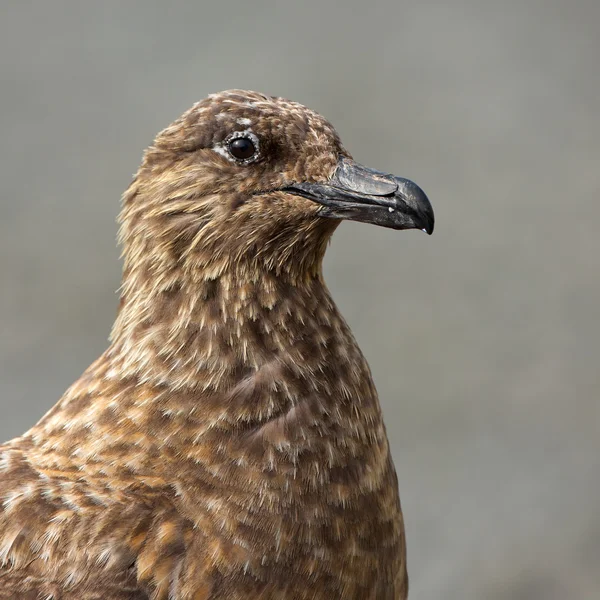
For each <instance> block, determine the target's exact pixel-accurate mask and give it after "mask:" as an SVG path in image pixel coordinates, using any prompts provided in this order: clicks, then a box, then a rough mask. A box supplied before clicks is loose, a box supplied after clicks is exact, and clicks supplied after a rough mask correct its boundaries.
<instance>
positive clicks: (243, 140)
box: [227, 133, 258, 162]
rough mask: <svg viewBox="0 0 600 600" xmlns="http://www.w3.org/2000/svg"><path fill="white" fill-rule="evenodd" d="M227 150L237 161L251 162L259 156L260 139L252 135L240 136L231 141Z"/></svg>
mask: <svg viewBox="0 0 600 600" xmlns="http://www.w3.org/2000/svg"><path fill="white" fill-rule="evenodd" d="M227 148H228V150H229V153H230V154H231V156H233V157H234V158H236V159H237V160H240V161H244V162H249V161H251V160H252V159H254V158H256V157H257V156H258V138H257V137H256V136H255V135H253V134H250V133H242V134H238V135H236V136H235V137H232V139H230V140H229V142H228V144H227Z"/></svg>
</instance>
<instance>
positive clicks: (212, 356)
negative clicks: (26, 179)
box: [0, 90, 434, 600]
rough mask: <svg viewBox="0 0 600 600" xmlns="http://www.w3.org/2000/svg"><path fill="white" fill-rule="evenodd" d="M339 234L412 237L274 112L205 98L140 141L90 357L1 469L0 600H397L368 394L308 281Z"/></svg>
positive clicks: (393, 535) (344, 331)
mask: <svg viewBox="0 0 600 600" xmlns="http://www.w3.org/2000/svg"><path fill="white" fill-rule="evenodd" d="M344 220H354V221H360V222H364V223H371V224H375V225H379V226H383V227H388V228H392V229H398V230H402V229H421V230H423V231H425V232H427V233H429V234H431V233H432V231H433V227H434V215H433V209H432V207H431V203H430V202H429V200H428V198H427V196H426V194H425V193H424V192H423V190H422V189H421V188H420V187H419V186H417V185H416V184H415V183H413V182H412V181H410V180H408V179H404V178H401V177H396V176H394V175H390V174H387V173H384V172H380V171H376V170H373V169H370V168H367V167H364V166H362V165H360V164H359V163H357V162H355V161H354V160H353V159H352V157H351V155H350V154H349V152H348V151H347V150H346V149H345V148H344V146H343V145H342V143H341V141H340V138H339V136H338V134H337V132H336V130H335V129H334V128H333V126H332V125H331V124H330V123H329V122H328V121H327V120H325V119H324V118H323V117H322V116H320V115H319V114H318V113H316V112H314V111H312V110H310V109H308V108H306V107H305V106H303V105H301V104H299V103H296V102H292V101H289V100H286V99H284V98H281V97H277V96H268V95H265V94H261V93H258V92H252V91H244V90H228V91H225V92H220V93H216V94H211V95H209V96H208V97H207V98H205V99H204V100H201V101H200V102H198V103H196V104H194V105H193V106H192V108H190V109H189V110H188V111H187V112H185V113H184V114H183V115H182V116H181V117H180V118H178V119H177V120H175V121H174V122H173V123H172V124H171V125H169V126H168V127H167V128H166V129H164V130H163V131H162V132H160V133H159V134H158V135H157V137H156V138H155V140H154V142H153V143H152V145H151V146H150V147H148V148H147V149H146V151H145V153H144V156H143V160H142V164H141V166H140V167H139V170H138V171H137V173H136V174H135V175H134V177H133V180H132V182H131V184H130V185H129V187H128V188H127V190H126V191H125V192H124V194H123V197H122V208H121V213H120V217H119V224H120V226H119V242H120V244H121V247H122V249H123V252H122V259H123V276H122V285H121V288H120V300H119V306H118V310H117V316H116V320H115V323H114V326H113V328H112V331H111V334H110V338H109V344H108V346H107V349H106V350H105V351H104V353H103V354H102V355H101V356H100V357H99V358H98V359H97V360H96V361H95V362H93V363H92V364H91V366H89V368H88V369H87V370H86V371H85V372H84V373H83V375H82V376H81V377H80V378H79V379H78V380H77V381H76V382H75V383H74V384H73V385H72V386H71V387H70V388H69V389H68V390H67V391H66V392H65V394H64V395H63V396H62V398H60V400H59V401H58V402H57V403H56V404H55V405H54V406H53V408H51V409H50V410H49V412H48V413H47V414H45V415H44V416H43V417H42V418H41V420H40V421H39V422H38V423H37V424H36V425H34V426H33V427H32V428H31V429H29V430H28V431H27V432H26V433H24V434H23V435H21V436H20V437H17V438H15V439H12V440H10V441H8V442H6V443H4V444H3V445H2V446H0V599H2V600H4V599H8V598H11V599H19V600H21V599H22V600H34V599H35V600H39V599H44V600H75V599H77V600H100V599H102V600H117V599H118V600H217V599H227V600H249V599H261V600H290V599H294V600H309V599H311V600H320V599H327V600H330V599H332V598H340V599H347V600H403V599H405V598H406V597H407V594H408V579H407V571H406V542H405V533H404V523H403V517H402V511H401V505H400V500H399V492H398V480H397V476H396V472H395V468H394V464H393V461H392V457H391V454H390V446H389V442H388V438H387V434H386V429H385V425H384V422H383V417H382V411H381V407H380V403H379V400H378V396H377V391H376V389H375V386H374V383H373V379H372V375H371V372H370V369H369V366H368V364H367V362H366V359H365V357H364V355H363V354H362V352H361V350H360V349H359V347H358V345H357V342H356V340H355V338H354V336H353V334H352V332H351V330H350V328H349V326H348V324H347V323H346V321H345V320H344V318H343V317H342V315H341V314H340V312H339V310H338V308H337V307H336V305H335V303H334V301H333V299H332V297H331V295H330V292H329V291H328V289H327V287H326V284H325V282H324V279H323V271H322V262H323V256H324V254H325V250H326V247H327V245H328V243H329V241H330V238H331V236H332V234H333V232H334V230H335V229H336V228H337V227H338V225H339V224H340V223H341V222H342V221H344Z"/></svg>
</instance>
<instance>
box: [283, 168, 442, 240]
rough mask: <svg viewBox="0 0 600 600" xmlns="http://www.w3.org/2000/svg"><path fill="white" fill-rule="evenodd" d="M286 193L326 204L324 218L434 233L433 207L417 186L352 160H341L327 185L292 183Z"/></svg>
mask: <svg viewBox="0 0 600 600" xmlns="http://www.w3.org/2000/svg"><path fill="white" fill-rule="evenodd" d="M283 190H284V191H286V192H290V193H292V194H296V195H298V196H302V197H304V198H308V199H309V200H313V201H314V202H318V203H319V204H322V205H323V207H322V208H321V210H320V211H319V214H320V215H321V216H323V217H331V218H334V219H350V220H352V221H362V222H364V223H373V224H375V225H381V226H383V227H391V228H392V229H421V230H423V231H425V232H426V233H428V234H429V235H431V234H432V233H433V225H434V217H433V208H431V203H430V202H429V199H428V198H427V196H426V195H425V192H424V191H423V190H422V189H421V188H420V187H419V186H418V185H417V184H416V183H413V182H412V181H410V180H408V179H403V178H402V177H395V176H394V175H386V174H385V173H381V172H379V171H375V170H374V169H369V168H367V167H363V166H362V165H360V164H358V163H356V162H354V161H353V160H351V159H349V158H345V157H342V158H340V160H339V162H338V166H337V168H336V170H335V172H334V174H333V176H332V177H331V179H330V180H329V181H327V182H326V183H292V184H291V185H288V186H286V187H285V188H283Z"/></svg>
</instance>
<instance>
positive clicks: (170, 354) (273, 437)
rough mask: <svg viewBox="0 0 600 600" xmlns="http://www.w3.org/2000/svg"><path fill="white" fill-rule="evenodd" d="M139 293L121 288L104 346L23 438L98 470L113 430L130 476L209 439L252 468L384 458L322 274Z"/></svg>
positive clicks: (376, 416) (362, 365)
mask: <svg viewBox="0 0 600 600" xmlns="http://www.w3.org/2000/svg"><path fill="white" fill-rule="evenodd" d="M147 293H148V294H149V297H145V296H144V295H143V294H141V295H139V296H138V297H137V298H136V299H132V298H127V297H125V298H124V299H123V303H122V307H121V310H120V314H119V317H118V319H117V322H116V325H115V328H114V330H113V334H112V343H111V346H110V347H109V349H108V350H107V351H106V352H105V354H104V355H103V356H102V357H101V358H100V359H99V360H98V361H96V363H94V364H93V365H92V366H91V367H90V368H89V369H88V371H87V372H86V373H85V374H84V376H83V377H82V378H81V379H80V381H79V382H76V383H75V384H74V386H73V387H72V388H71V389H70V390H69V391H68V392H67V393H66V394H65V396H64V397H63V399H62V400H61V401H60V402H59V404H57V406H56V407H55V408H54V409H53V410H52V411H50V413H48V415H46V417H45V418H44V419H43V420H42V421H41V422H40V423H39V424H38V426H37V427H36V428H35V429H34V430H32V434H33V435H34V437H38V436H39V437H41V438H43V439H44V440H46V441H48V443H49V444H50V446H51V445H52V443H53V441H52V440H57V439H58V440H60V444H61V452H62V453H63V454H64V452H67V453H69V455H70V456H71V459H70V460H71V461H74V460H76V461H78V462H80V463H81V467H80V468H82V469H85V470H86V472H87V471H89V470H90V469H91V470H93V469H94V468H95V467H94V465H95V464H97V465H99V466H98V469H100V467H101V468H102V469H103V471H102V472H105V471H106V469H107V466H106V464H105V462H106V461H104V459H102V456H103V455H104V454H106V455H107V456H110V457H111V461H112V463H115V456H114V453H115V452H116V453H117V454H118V452H120V450H119V448H121V447H122V446H123V443H122V442H123V440H129V441H131V440H136V441H134V444H136V445H139V446H140V447H143V448H144V452H142V453H140V454H139V456H134V457H132V456H131V452H130V449H127V450H123V451H124V452H125V453H126V456H124V457H123V460H127V462H128V465H130V467H131V469H132V471H133V472H136V473H138V474H140V473H146V474H147V473H148V472H152V471H154V470H156V469H157V468H158V467H157V465H159V464H162V465H166V464H167V463H166V462H165V456H167V455H172V456H174V457H177V458H176V461H177V464H178V465H179V461H181V460H184V459H186V460H190V461H192V462H193V463H194V464H206V465H208V464H212V462H213V461H216V463H218V461H219V460H224V459H223V458H219V457H218V456H216V455H214V451H215V448H217V447H220V448H227V450H226V456H228V457H229V458H228V459H227V460H231V459H235V457H236V456H237V455H238V454H239V456H238V459H239V461H242V462H240V464H239V465H238V466H239V467H240V469H242V467H243V468H246V469H248V468H249V466H248V465H249V464H253V465H254V467H255V469H257V472H259V471H260V472H262V469H264V468H267V467H265V465H267V466H268V465H271V466H268V468H274V469H275V468H276V469H284V470H285V469H296V468H297V459H298V456H299V455H300V454H302V455H303V456H312V455H314V461H312V459H311V460H310V461H308V462H306V461H305V462H304V463H303V465H304V467H303V468H307V469H312V468H313V467H314V468H315V469H317V471H318V470H319V469H323V468H324V467H323V465H322V462H323V460H325V459H326V460H327V461H328V463H329V465H330V467H331V468H336V467H340V468H341V467H343V466H344V465H347V464H348V461H349V460H350V461H355V460H356V457H357V456H364V461H365V464H370V463H369V461H370V460H371V459H372V460H377V461H379V462H380V463H381V464H382V465H383V464H384V463H385V461H386V460H387V458H386V457H387V441H386V438H385V430H384V428H383V423H382V420H381V413H380V407H379V403H378V400H377V394H376V391H375V388H374V385H373V382H372V379H371V375H370V372H369V368H368V366H367V363H366V361H365V359H364V357H363V356H362V354H361V352H360V350H359V348H358V346H357V345H356V342H355V340H354V338H353V336H352V334H351V332H350V330H349V328H348V326H347V325H346V323H345V322H344V320H343V318H342V317H341V315H340V314H339V312H338V310H337V308H336V306H335V304H334V303H333V300H332V299H331V297H330V295H329V293H328V292H327V289H326V287H325V285H324V283H323V281H322V278H321V277H320V276H314V277H307V278H306V279H305V280H304V281H302V282H299V281H295V282H291V281H286V280H285V279H284V278H281V277H277V276H274V275H273V276H271V275H268V274H263V276H262V277H261V278H260V280H242V281H240V280H239V279H238V278H234V277H220V278H218V279H214V280H213V279H207V280H206V281H204V282H198V283H197V285H196V287H195V289H193V290H191V289H187V288H185V287H183V285H182V286H172V287H171V289H165V290H163V291H162V292H160V293H158V294H157V295H155V296H152V295H151V294H150V291H149V290H147ZM130 302H131V303H133V302H135V303H138V304H137V305H130V304H129V303H130ZM65 424H66V425H65ZM71 438H72V439H71ZM91 438H93V443H91V442H90V443H87V442H86V443H83V444H82V440H89V439H91ZM328 440H329V441H328ZM331 440H335V444H334V445H333V446H331ZM128 443H129V442H128ZM374 446H375V447H377V448H379V449H378V450H377V452H376V453H375V454H373V452H374V450H373V448H374ZM123 447H124V448H129V446H127V445H126V446H123ZM42 450H43V452H44V456H45V458H40V460H44V461H48V464H49V466H52V465H54V464H59V463H60V460H58V459H54V458H52V457H53V456H54V454H55V450H54V449H53V447H52V448H50V447H49V448H45V449H42ZM157 457H160V460H159V459H158V458H157ZM367 457H370V458H368V459H367ZM173 460H175V459H173ZM236 460H237V459H236ZM157 461H158V462H157ZM248 461H250V462H248ZM117 462H118V461H117ZM379 462H378V464H379ZM112 463H111V464H112ZM216 463H215V464H216ZM242 463H243V464H242ZM276 463H277V464H276ZM244 465H246V466H245V467H244ZM319 465H320V466H319ZM213 466H214V465H213ZM165 468H167V467H166V466H165ZM173 468H179V466H177V467H173ZM215 468H216V466H215ZM242 470H243V469H242ZM190 472H195V471H193V470H192V471H190ZM248 472H249V471H248ZM194 476H196V475H194ZM307 476H308V475H307ZM313 476H315V475H314V473H313V474H312V475H311V477H313ZM248 485H249V484H248Z"/></svg>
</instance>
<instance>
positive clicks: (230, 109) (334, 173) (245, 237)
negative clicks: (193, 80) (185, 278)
mask: <svg viewBox="0 0 600 600" xmlns="http://www.w3.org/2000/svg"><path fill="white" fill-rule="evenodd" d="M123 204H124V205H123V211H122V214H121V223H122V227H121V239H122V242H123V245H124V254H125V268H126V271H127V270H128V269H133V268H134V267H135V266H136V265H140V264H144V265H145V268H146V270H148V269H149V270H150V271H151V273H150V274H152V275H153V276H155V277H158V278H161V277H167V278H168V273H169V271H170V270H173V269H176V270H181V269H184V270H186V271H189V272H190V273H193V272H196V273H197V272H198V271H202V272H204V273H205V274H208V276H209V277H217V276H219V274H221V273H223V272H224V271H226V270H227V269H229V268H232V267H235V268H237V269H240V268H242V269H250V270H251V269H256V268H257V266H258V267H259V268H260V269H264V268H267V269H268V270H270V271H274V272H276V273H280V272H281V273H283V272H293V273H296V274H306V273H309V272H315V271H317V272H318V271H319V270H320V264H321V259H322V256H323V253H324V251H325V246H326V243H327V241H328V239H329V237H330V236H331V234H332V232H333V230H334V229H335V227H336V226H337V224H339V222H340V221H341V220H343V219H350V220H355V221H363V222H367V223H374V224H377V225H382V226H384V227H391V228H394V229H410V228H418V229H423V230H424V231H426V232H427V233H431V232H432V231H433V223H434V220H433V211H432V208H431V205H430V203H429V201H428V199H427V197H426V196H425V194H424V193H423V191H422V190H421V189H420V188H419V187H418V186H417V185H415V184H414V183H412V182H411V181H409V180H407V179H402V178H399V177H395V176H392V175H386V174H383V173H380V172H378V171H374V170H371V169H368V168H366V167H363V166H361V165H359V164H357V163H355V162H354V161H353V160H352V159H351V157H350V155H349V153H348V152H347V151H346V150H345V149H344V147H343V146H342V144H341V142H340V139H339V137H338V135H337V133H336V131H335V130H334V128H333V127H332V126H331V125H330V124H329V123H328V122H327V121H326V120H325V119H324V118H323V117H321V116H320V115H318V114H317V113H315V112H313V111H312V110H309V109H307V108H306V107H304V106H302V105H300V104H297V103H295V102H290V101H288V100H284V99H282V98H276V97H270V96H265V95H263V94H258V93H256V92H248V91H241V90H232V91H227V92H222V93H220V94H215V95H211V96H209V97H208V98H206V99H205V100H203V101H201V102H199V103H197V104H196V105H195V106H193V107H192V108H191V109H190V110H188V111H187V112H186V113H184V114H183V115H182V116H181V117H180V118H179V119H177V120H176V121H175V122H174V123H173V124H172V125H170V126H169V127H167V128H166V129H165V130H164V131H162V132H161V133H159V134H158V136H157V137H156V140H155V142H154V144H153V145H152V146H151V147H150V148H148V150H147V151H146V153H145V155H144V160H143V163H142V166H141V167H140V169H139V171H138V173H137V174H136V177H135V179H134V181H133V182H132V184H131V186H130V188H129V189H128V190H127V192H126V193H125V195H124V203H123Z"/></svg>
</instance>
